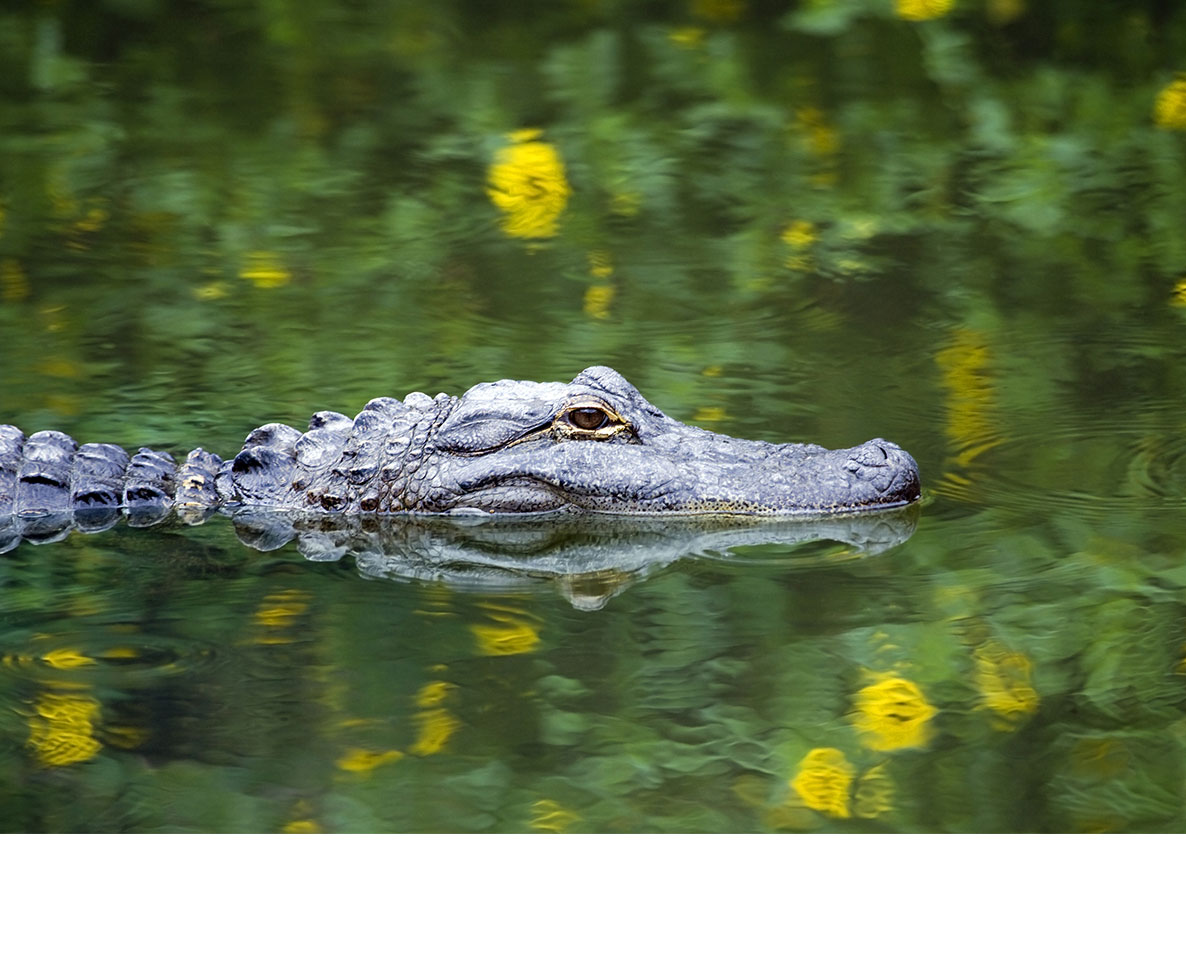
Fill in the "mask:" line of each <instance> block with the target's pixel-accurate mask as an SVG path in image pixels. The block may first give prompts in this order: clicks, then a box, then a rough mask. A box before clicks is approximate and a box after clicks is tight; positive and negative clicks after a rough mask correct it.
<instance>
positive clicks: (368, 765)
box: [337, 748, 404, 774]
mask: <svg viewBox="0 0 1186 970" xmlns="http://www.w3.org/2000/svg"><path fill="white" fill-rule="evenodd" d="M403 756H404V753H403V752H402V751H395V750H391V751H368V750H367V749H366V748H351V749H350V750H348V751H347V752H346V753H345V754H344V755H342V757H340V758H339V759H338V761H337V765H338V767H339V768H341V769H342V770H343V771H352V772H355V773H356V774H369V773H370V772H372V771H374V770H375V769H376V768H378V767H379V766H380V765H386V764H391V763H392V762H393V761H399V759H400V758H402V757H403Z"/></svg>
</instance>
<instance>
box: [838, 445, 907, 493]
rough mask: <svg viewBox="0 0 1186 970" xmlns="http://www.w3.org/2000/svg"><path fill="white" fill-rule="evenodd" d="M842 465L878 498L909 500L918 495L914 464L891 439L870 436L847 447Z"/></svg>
mask: <svg viewBox="0 0 1186 970" xmlns="http://www.w3.org/2000/svg"><path fill="white" fill-rule="evenodd" d="M842 467H843V468H844V470H845V471H846V472H848V474H849V475H851V476H852V477H853V478H854V479H855V480H856V481H858V482H861V483H863V484H865V485H866V486H871V487H872V488H873V489H874V490H875V491H876V492H877V494H878V496H879V497H880V500H881V501H884V502H913V501H914V500H915V499H917V498H918V497H919V495H920V486H919V475H918V464H917V463H916V462H915V460H914V459H913V458H912V457H911V456H910V455H909V454H908V453H907V452H905V451H903V450H902V449H901V448H899V447H898V446H897V445H895V444H894V443H893V442H892V441H885V440H884V439H882V438H873V439H872V440H870V441H866V442H865V443H864V444H863V445H857V446H856V447H855V448H850V449H849V450H848V453H847V458H846V459H845V460H844V463H843V466H842Z"/></svg>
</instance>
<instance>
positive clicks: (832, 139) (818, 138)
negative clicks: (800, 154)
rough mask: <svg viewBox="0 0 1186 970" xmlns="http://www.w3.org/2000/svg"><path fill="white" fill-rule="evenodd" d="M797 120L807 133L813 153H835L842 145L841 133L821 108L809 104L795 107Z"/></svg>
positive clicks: (809, 147)
mask: <svg viewBox="0 0 1186 970" xmlns="http://www.w3.org/2000/svg"><path fill="white" fill-rule="evenodd" d="M795 120H796V121H798V122H799V124H800V125H801V126H802V128H803V129H804V130H805V133H806V135H807V147H808V149H809V150H810V151H811V153H812V154H813V155H821V156H826V155H835V154H836V150H837V148H839V147H840V135H839V134H838V133H837V131H836V129H835V128H833V127H832V126H831V125H830V124H828V123H827V121H826V120H824V113H823V112H822V111H820V109H819V108H816V107H813V106H810V105H809V106H807V107H803V108H796V109H795Z"/></svg>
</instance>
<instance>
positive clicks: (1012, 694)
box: [974, 644, 1038, 730]
mask: <svg viewBox="0 0 1186 970" xmlns="http://www.w3.org/2000/svg"><path fill="white" fill-rule="evenodd" d="M974 659H975V661H976V687H977V689H978V690H979V691H980V696H981V698H982V702H981V703H982V706H983V707H984V708H985V709H986V710H989V711H991V712H992V713H993V714H994V715H995V718H994V721H993V724H994V726H995V727H997V728H1000V729H1001V730H1009V729H1011V728H1013V727H1016V726H1017V724H1018V722H1019V721H1022V720H1024V719H1025V718H1026V717H1028V716H1029V715H1030V714H1032V713H1033V712H1034V711H1036V710H1037V709H1038V692H1037V691H1036V690H1034V688H1033V685H1032V684H1031V683H1030V676H1031V673H1032V672H1033V669H1034V664H1033V661H1031V660H1030V658H1029V657H1027V656H1025V655H1024V654H1020V653H1015V652H1013V651H1010V650H1006V649H1004V648H1003V647H1000V646H997V645H995V644H986V645H985V646H983V647H981V648H980V649H978V650H977V651H976V653H975V655H974Z"/></svg>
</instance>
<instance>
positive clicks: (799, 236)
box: [782, 219, 819, 249]
mask: <svg viewBox="0 0 1186 970" xmlns="http://www.w3.org/2000/svg"><path fill="white" fill-rule="evenodd" d="M818 238H819V231H818V230H817V229H816V228H815V223H814V222H808V221H807V220H806V219H796V220H795V221H794V222H792V223H791V224H790V225H789V226H787V227H786V228H785V229H784V230H783V231H782V241H783V242H784V243H786V244H787V245H788V246H790V247H791V249H807V248H808V247H809V246H810V245H811V244H812V243H813V242H815V241H816V239H818Z"/></svg>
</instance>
